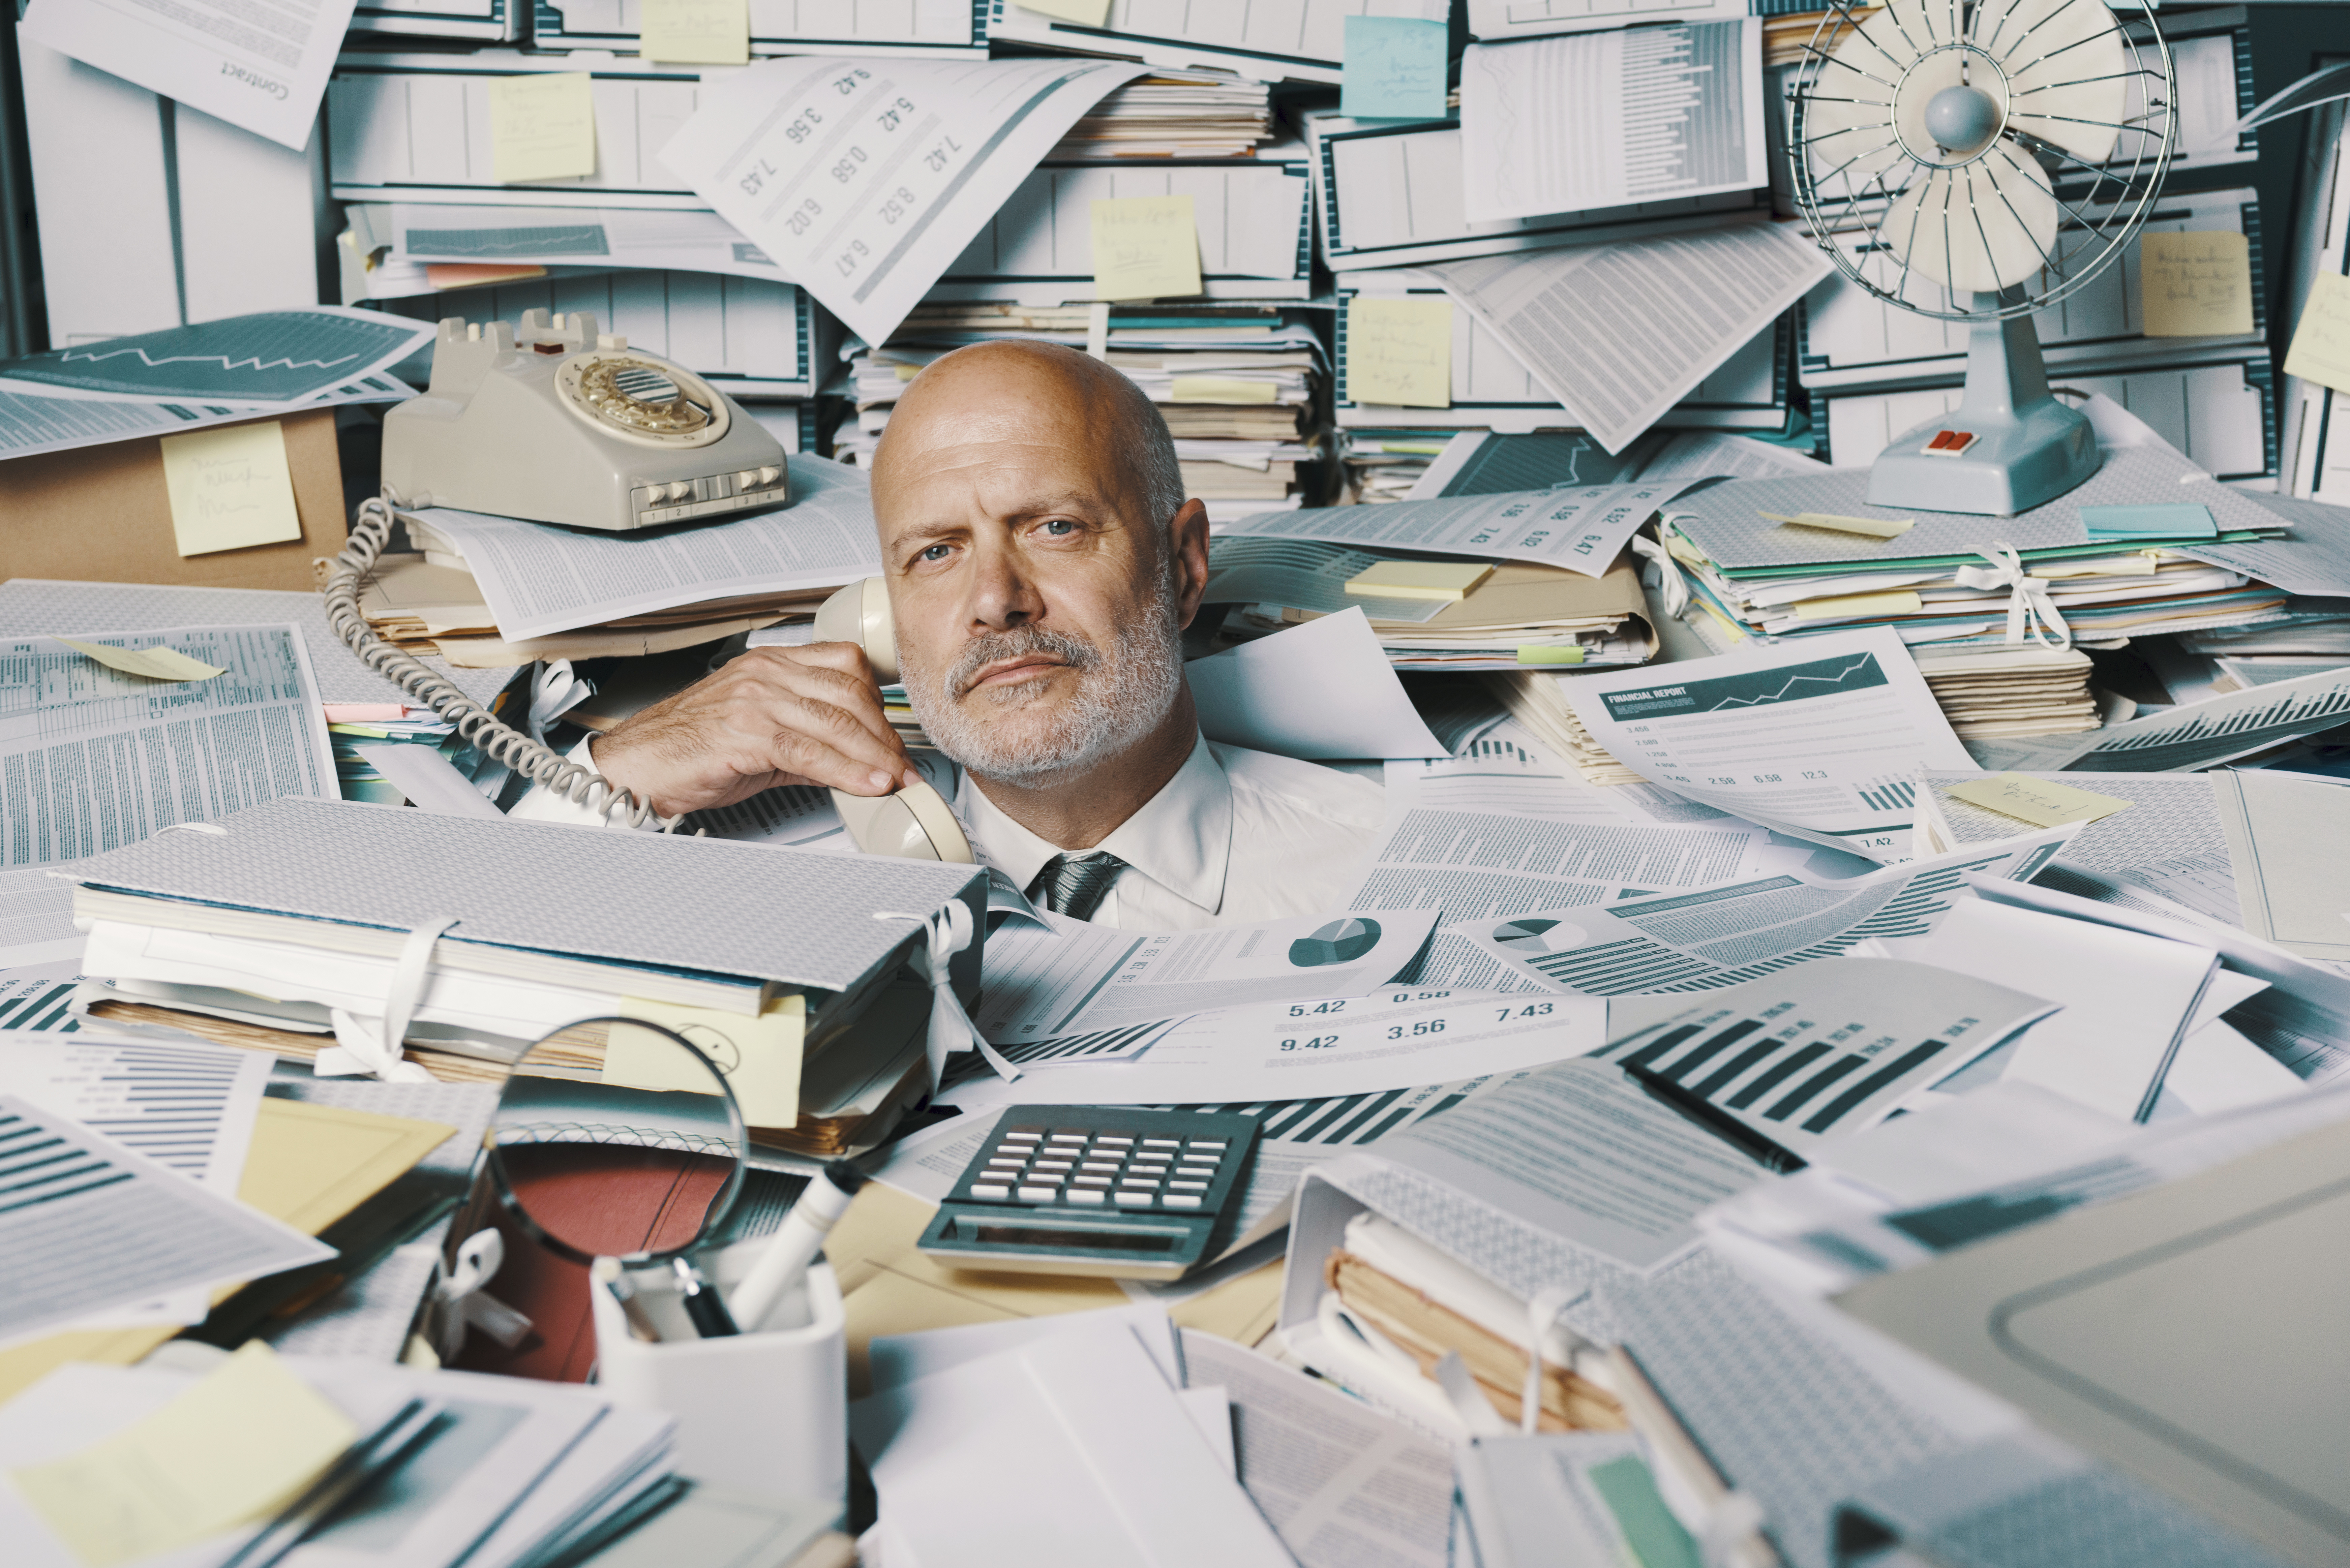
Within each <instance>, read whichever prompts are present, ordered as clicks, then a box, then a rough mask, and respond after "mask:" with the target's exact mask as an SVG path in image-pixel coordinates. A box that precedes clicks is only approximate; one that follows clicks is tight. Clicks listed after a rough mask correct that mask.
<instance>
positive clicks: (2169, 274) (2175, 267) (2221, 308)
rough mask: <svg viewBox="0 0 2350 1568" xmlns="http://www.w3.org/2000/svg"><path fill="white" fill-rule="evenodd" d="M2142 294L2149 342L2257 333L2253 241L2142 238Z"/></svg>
mask: <svg viewBox="0 0 2350 1568" xmlns="http://www.w3.org/2000/svg"><path fill="white" fill-rule="evenodd" d="M2138 291H2139V295H2140V296H2141V297H2142V298H2143V299H2144V300H2145V301H2146V335H2147V337H2221V336H2225V335H2229V334H2240V333H2246V332H2250V331H2251V330H2252V329H2253V328H2252V263H2251V241H2249V240H2248V239H2246V238H2245V237H2244V236H2243V235H2242V234H2238V233H2235V232H2233V231H2230V230H2214V231H2209V232H2205V233H2201V234H2154V233H2151V232H2149V233H2147V234H2140V235H2139V236H2138Z"/></svg>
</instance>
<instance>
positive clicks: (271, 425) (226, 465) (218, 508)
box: [158, 420, 302, 556]
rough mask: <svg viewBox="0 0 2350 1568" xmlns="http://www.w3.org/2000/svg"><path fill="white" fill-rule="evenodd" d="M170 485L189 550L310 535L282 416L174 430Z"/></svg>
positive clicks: (169, 443) (167, 440)
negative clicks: (298, 502)
mask: <svg viewBox="0 0 2350 1568" xmlns="http://www.w3.org/2000/svg"><path fill="white" fill-rule="evenodd" d="M158 444H160V445H161V447H162V449H163V487H164V489H165V491H166V492H167V493H169V495H170V497H171V502H172V535H173V537H174V538H176V539H177V540H178V541H179V546H180V554H181V555H182V556H209V555H211V554H212V553H213V551H215V550H242V549H244V547H245V546H246V545H275V544H276V543H278V542H279V541H281V540H285V539H299V538H300V537H301V536H302V517H301V514H299V513H298V512H296V510H295V509H294V476H293V474H292V473H291V472H288V470H287V469H286V432H285V431H284V430H282V429H280V428H279V426H278V423H277V421H276V420H269V421H264V422H262V423H259V424H250V425H215V426H214V427H213V429H211V430H208V431H189V432H188V433H187V434H185V435H168V436H165V437H164V438H163V439H162V441H161V442H160V443H158Z"/></svg>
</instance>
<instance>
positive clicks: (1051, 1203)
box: [920, 1106, 1258, 1280]
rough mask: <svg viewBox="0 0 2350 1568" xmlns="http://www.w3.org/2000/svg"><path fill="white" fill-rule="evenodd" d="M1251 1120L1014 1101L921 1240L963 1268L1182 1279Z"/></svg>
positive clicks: (1230, 1208)
mask: <svg viewBox="0 0 2350 1568" xmlns="http://www.w3.org/2000/svg"><path fill="white" fill-rule="evenodd" d="M1257 1125H1258V1124H1257V1118H1256V1117H1254V1116H1232V1115H1229V1114H1225V1113H1220V1112H1200V1111H1145V1110H1135V1109H1132V1108H1129V1107H1126V1106H1012V1107H1011V1108H1010V1109H1008V1110H1006V1111H1005V1112H1004V1113H1003V1118H1002V1119H1001V1120H999V1121H998V1122H997V1123H996V1124H995V1130H994V1131H993V1132H992V1133H990V1134H988V1137H987V1141H986V1143H984V1144H983V1145H982V1146H981V1147H980V1151H979V1153H978V1155H977V1157H976V1158H973V1159H972V1162H971V1164H970V1166H969V1167H968V1168H966V1169H965V1170H964V1171H963V1173H962V1179H961V1180H959V1181H957V1182H956V1183H955V1188H954V1190H953V1191H952V1192H951V1193H949V1194H948V1195H947V1200H946V1202H944V1203H943V1204H941V1205H940V1208H939V1212H938V1215H937V1217H936V1218H934V1219H933V1220H931V1226H930V1229H929V1230H927V1231H923V1232H922V1240H921V1242H920V1246H921V1250H922V1251H925V1252H928V1253H929V1254H930V1255H931V1257H933V1258H936V1259H938V1260H939V1261H940V1262H944V1263H950V1264H952V1265H953V1266H955V1267H957V1268H963V1269H1003V1270H1010V1271H1013V1272H1020V1273H1039V1274H1093V1275H1099V1276H1106V1277H1107V1278H1111V1279H1120V1280H1173V1279H1180V1278H1181V1277H1182V1275H1183V1274H1184V1273H1185V1272H1186V1271H1188V1270H1190V1269H1191V1268H1192V1267H1194V1266H1195V1265H1197V1264H1198V1263H1199V1262H1200V1261H1201V1259H1202V1258H1205V1257H1207V1256H1208V1255H1209V1249H1210V1247H1211V1244H1213V1243H1214V1242H1216V1241H1218V1239H1219V1236H1220V1233H1221V1232H1222V1231H1224V1230H1225V1229H1226V1227H1227V1225H1228V1223H1229V1221H1230V1220H1232V1217H1233V1216H1234V1215H1235V1214H1236V1213H1237V1212H1238V1210H1239V1208H1240V1199H1241V1195H1242V1193H1243V1191H1244V1190H1245V1189H1246V1186H1247V1183H1246V1177H1247V1174H1248V1168H1249V1161H1250V1159H1251V1158H1253V1156H1254V1155H1255V1153H1256V1135H1257Z"/></svg>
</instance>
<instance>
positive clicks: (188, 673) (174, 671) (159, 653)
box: [56, 637, 226, 680]
mask: <svg viewBox="0 0 2350 1568" xmlns="http://www.w3.org/2000/svg"><path fill="white" fill-rule="evenodd" d="M56 640H57V641H58V642H62V643H64V644H65V645H66V646H67V647H68V648H70V649H73V650H74V651H75V652H76V653H80V654H87V655H88V656H89V657H90V658H92V659H97V660H98V661H99V663H100V664H103V665H105V666H106V667H107V668H108V669H109V670H121V671H122V672H123V673H125V674H126V675H143V676H145V677H147V679H149V680H211V679H212V678H213V676H215V675H220V674H224V673H226V667H225V666H223V665H218V664H206V663H205V662H204V661H203V659H191V658H189V657H188V656H187V655H186V654H184V653H182V652H181V651H180V650H179V649H176V648H165V647H163V646H162V645H161V643H158V644H157V645H156V646H154V647H153V648H116V647H115V646H113V645H112V644H111V643H105V642H78V641H76V640H75V639H72V638H70V637H60V638H57V639H56Z"/></svg>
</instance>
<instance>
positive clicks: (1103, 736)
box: [898, 598, 1183, 789]
mask: <svg viewBox="0 0 2350 1568" xmlns="http://www.w3.org/2000/svg"><path fill="white" fill-rule="evenodd" d="M1153 609H1154V610H1155V611H1156V613H1152V614H1147V615H1146V616H1144V617H1143V618H1140V620H1139V623H1131V624H1128V625H1124V626H1121V627H1120V628H1118V639H1117V642H1116V643H1115V645H1114V646H1113V649H1112V650H1111V652H1110V653H1108V654H1107V655H1105V654H1104V653H1103V651H1102V649H1100V648H1099V647H1098V646H1097V645H1096V644H1095V643H1093V642H1091V641H1089V640H1088V639H1085V638H1082V637H1078V636H1076V635H1075V634H1073V633H1070V632H1066V631H1055V630H1051V629H1048V628H1042V627H1022V628H1018V629H1016V630H1014V631H1006V632H998V633H995V634H993V635H992V636H988V637H983V638H980V639H977V640H975V641H973V642H972V643H971V644H970V645H969V646H967V647H966V648H965V649H963V651H962V655H961V657H959V658H958V659H956V660H955V663H954V668H953V669H951V670H948V671H947V672H946V674H945V676H944V677H943V678H941V677H940V676H938V675H936V674H935V673H934V672H933V671H931V670H927V669H924V668H923V667H922V665H921V663H920V660H919V659H910V658H908V657H907V655H906V652H905V650H904V649H899V655H898V661H899V665H900V666H901V668H902V669H903V670H904V673H905V682H906V700H907V701H908V703H909V704H910V705H911V706H912V708H913V710H914V717H915V718H917V719H919V720H920V721H921V724H922V731H923V732H924V733H925V734H927V735H928V736H929V737H930V740H931V744H932V745H934V746H936V747H937V748H938V749H939V750H940V751H941V752H944V753H946V754H947V755H948V756H950V757H951V758H953V759H954V761H955V762H957V763H961V764H962V767H963V768H964V769H965V770H967V771H968V772H971V773H973V774H978V775H979V776H980V777H982V778H986V779H1000V780H1002V781H1003V782H1004V783H1005V784H1014V785H1018V786H1021V787H1024V788H1032V789H1033V788H1043V787H1049V786H1051V785H1053V784H1059V783H1062V782H1064V781H1065V780H1067V779H1070V778H1075V777H1077V776H1079V775H1081V774H1086V773H1087V772H1090V771H1091V770H1092V769H1094V768H1095V767H1097V766H1098V765H1100V764H1101V763H1104V762H1107V760H1108V759H1110V758H1112V757H1115V756H1117V755H1118V754H1119V753H1122V752H1124V751H1126V750H1127V749H1128V748H1129V747H1131V746H1132V745H1134V744H1135V743H1136V742H1139V741H1140V740H1141V739H1143V737H1145V736H1147V735H1149V733H1150V732H1151V731H1153V730H1155V729H1157V728H1158V727H1159V723H1160V722H1161V721H1163V720H1164V719H1165V718H1166V717H1167V713H1168V711H1169V710H1170V709H1171V708H1172V707H1174V705H1175V699H1176V698H1177V696H1178V695H1180V693H1181V691H1182V689H1183V652H1182V641H1181V632H1180V629H1179V628H1177V626H1176V625H1175V617H1174V614H1173V610H1172V606H1171V605H1170V604H1169V603H1168V602H1167V601H1166V600H1165V599H1163V598H1162V599H1161V600H1160V601H1159V604H1158V605H1156V606H1154V607H1153ZM1028 653H1048V654H1051V655H1052V656H1054V657H1055V658H1056V659H1062V660H1064V661H1066V664H1067V666H1068V668H1069V669H1070V670H1074V671H1076V675H1077V690H1076V693H1075V694H1074V695H1072V696H1071V697H1070V698H1069V699H1068V700H1067V701H1064V702H1062V703H1060V704H1059V705H1058V708H1057V711H1055V713H1054V714H1053V718H1052V722H1051V724H1050V725H1049V727H1048V728H1046V729H1045V732H1043V733H1041V734H1033V733H1032V734H1014V733H1012V732H1009V731H1008V730H1007V729H1006V728H1005V727H1003V726H1001V725H998V724H996V723H993V722H990V718H991V715H990V712H989V710H994V711H1002V712H1004V713H1007V714H1010V713H1018V712H1021V711H1024V710H1026V709H1028V708H1030V707H1032V706H1034V705H1035V704H1036V703H1037V702H1039V701H1042V693H1043V690H1044V687H1045V683H1046V681H1047V680H1051V679H1053V676H1050V675H1048V676H1045V677H1041V678H1039V679H1037V680H1028V681H1023V682H1021V683H1020V684H1018V685H1016V686H991V687H988V688H986V689H985V690H984V691H981V692H978V693H975V694H970V695H964V693H967V692H969V689H970V684H971V682H972V680H973V679H974V678H975V677H976V676H977V675H978V673H979V671H980V670H981V669H983V667H984V666H986V665H989V664H993V663H994V662H995V661H996V660H998V659H1016V658H1018V657H1020V656H1021V655H1023V654H1028Z"/></svg>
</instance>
